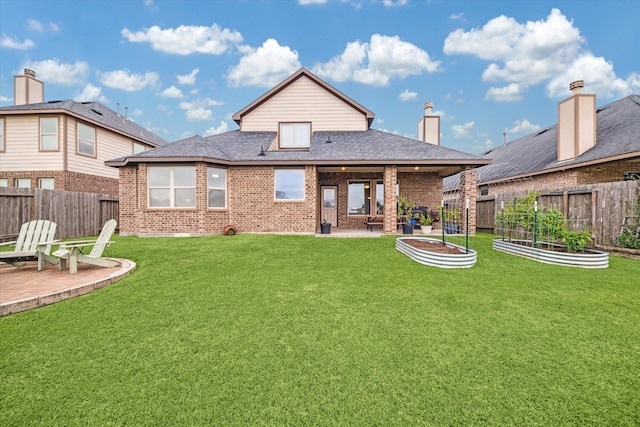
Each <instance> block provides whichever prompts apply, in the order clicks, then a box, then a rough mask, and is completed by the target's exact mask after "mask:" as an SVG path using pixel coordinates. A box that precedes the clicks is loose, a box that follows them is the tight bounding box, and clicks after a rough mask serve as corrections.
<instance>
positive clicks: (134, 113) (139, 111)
mask: <svg viewBox="0 0 640 427" xmlns="http://www.w3.org/2000/svg"><path fill="white" fill-rule="evenodd" d="M143 114H144V111H142V110H141V109H139V108H136V109H135V110H133V113H131V115H132V116H136V117H138V116H141V115H143Z"/></svg>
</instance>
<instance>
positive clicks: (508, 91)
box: [485, 83, 522, 102]
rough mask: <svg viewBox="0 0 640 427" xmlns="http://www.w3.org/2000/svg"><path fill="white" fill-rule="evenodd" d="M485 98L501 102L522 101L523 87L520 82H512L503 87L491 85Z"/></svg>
mask: <svg viewBox="0 0 640 427" xmlns="http://www.w3.org/2000/svg"><path fill="white" fill-rule="evenodd" d="M485 99H492V100H494V101H500V102H510V101H520V100H521V99H522V87H521V86H520V85H519V84H518V83H510V84H508V85H507V86H503V87H491V88H489V90H487V94H486V96H485Z"/></svg>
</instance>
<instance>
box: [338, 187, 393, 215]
mask: <svg viewBox="0 0 640 427" xmlns="http://www.w3.org/2000/svg"><path fill="white" fill-rule="evenodd" d="M371 193H372V192H371V181H368V180H367V181H360V180H354V181H349V192H348V194H347V203H348V211H347V213H348V214H349V215H371ZM383 194H384V192H383ZM383 197H384V196H383Z"/></svg>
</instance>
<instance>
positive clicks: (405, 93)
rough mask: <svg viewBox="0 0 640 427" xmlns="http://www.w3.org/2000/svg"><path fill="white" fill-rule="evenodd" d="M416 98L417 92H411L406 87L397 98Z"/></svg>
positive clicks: (404, 99) (407, 99) (411, 99)
mask: <svg viewBox="0 0 640 427" xmlns="http://www.w3.org/2000/svg"><path fill="white" fill-rule="evenodd" d="M417 98H418V92H411V91H409V90H408V89H405V90H404V91H403V92H402V93H401V94H400V95H398V99H399V100H400V101H413V100H415V99H417Z"/></svg>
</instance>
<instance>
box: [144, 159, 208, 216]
mask: <svg viewBox="0 0 640 427" xmlns="http://www.w3.org/2000/svg"><path fill="white" fill-rule="evenodd" d="M147 173H148V174H147V176H148V189H149V207H150V208H195V207H196V168H195V166H152V167H149V168H148V169H147Z"/></svg>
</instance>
